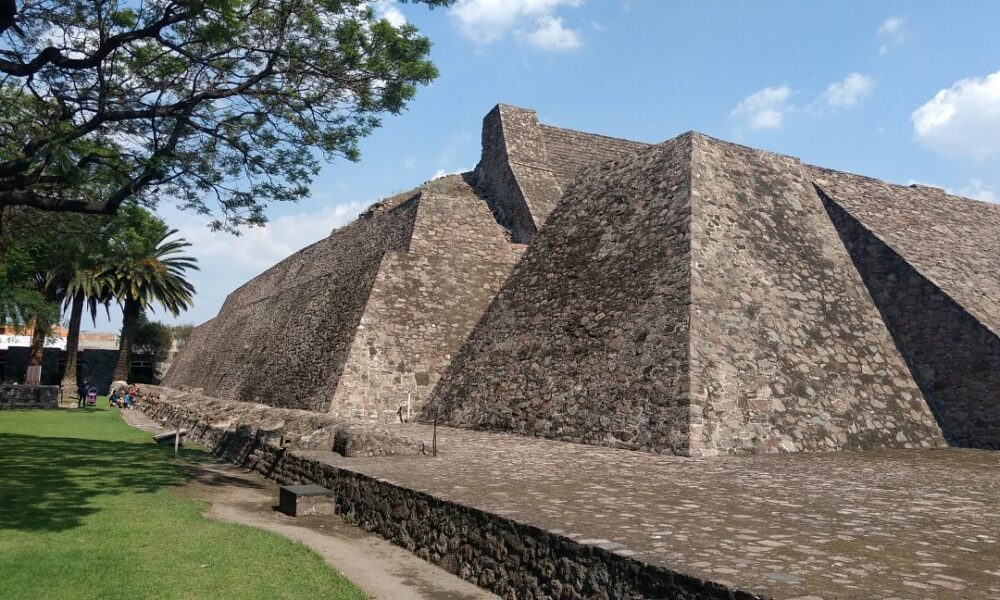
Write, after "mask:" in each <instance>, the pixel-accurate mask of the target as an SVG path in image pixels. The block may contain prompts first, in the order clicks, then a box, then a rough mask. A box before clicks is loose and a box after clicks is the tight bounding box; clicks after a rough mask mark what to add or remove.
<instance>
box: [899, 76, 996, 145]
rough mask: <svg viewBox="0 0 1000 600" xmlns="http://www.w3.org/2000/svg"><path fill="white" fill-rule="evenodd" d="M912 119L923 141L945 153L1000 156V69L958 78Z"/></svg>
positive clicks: (911, 116) (916, 131)
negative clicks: (980, 74)
mask: <svg viewBox="0 0 1000 600" xmlns="http://www.w3.org/2000/svg"><path fill="white" fill-rule="evenodd" d="M910 119H911V120H912V121H913V131H914V133H915V134H916V137H917V139H918V140H919V141H920V143H921V144H923V145H924V146H925V147H927V148H929V149H931V150H933V151H934V152H937V153H939V154H941V155H942V156H947V157H950V158H972V159H973V160H979V161H982V160H987V159H991V158H997V157H1000V71H997V72H996V73H992V74H990V75H987V76H986V77H983V78H978V77H973V78H969V79H961V80H959V81H956V82H955V83H954V84H952V86H951V87H950V88H947V89H943V90H941V91H939V92H938V93H937V94H935V95H934V97H933V98H931V99H930V100H929V101H928V102H927V103H925V104H924V105H923V106H921V107H920V108H918V109H917V110H915V111H913V114H911V115H910Z"/></svg>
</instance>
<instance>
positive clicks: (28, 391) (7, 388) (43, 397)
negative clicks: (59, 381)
mask: <svg viewBox="0 0 1000 600" xmlns="http://www.w3.org/2000/svg"><path fill="white" fill-rule="evenodd" d="M4 408H59V386H58V385H0V409H4Z"/></svg>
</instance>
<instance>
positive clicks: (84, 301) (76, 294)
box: [62, 267, 114, 390]
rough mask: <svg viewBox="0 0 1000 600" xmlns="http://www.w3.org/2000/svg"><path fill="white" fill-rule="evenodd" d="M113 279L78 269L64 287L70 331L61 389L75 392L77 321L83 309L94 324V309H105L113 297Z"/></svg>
mask: <svg viewBox="0 0 1000 600" xmlns="http://www.w3.org/2000/svg"><path fill="white" fill-rule="evenodd" d="M112 283H113V282H112V280H111V278H110V277H108V275H107V272H106V271H105V270H104V269H101V268H94V267H90V268H86V267H80V268H78V269H77V270H76V271H75V272H74V273H73V275H72V277H71V278H70V280H69V282H68V283H67V284H66V288H65V290H64V293H63V308H64V309H66V308H69V310H70V312H69V331H68V332H67V334H66V370H65V371H64V372H63V379H62V387H63V389H68V390H75V389H76V352H77V349H78V348H79V346H80V322H81V321H82V320H83V312H84V307H86V309H87V312H88V313H90V318H91V320H92V321H94V323H95V324H96V322H97V309H98V307H99V306H101V305H103V306H104V309H105V310H109V308H108V306H109V305H110V304H111V300H112V299H113V298H114V296H113V295H112V293H111V292H112V288H111V284H112Z"/></svg>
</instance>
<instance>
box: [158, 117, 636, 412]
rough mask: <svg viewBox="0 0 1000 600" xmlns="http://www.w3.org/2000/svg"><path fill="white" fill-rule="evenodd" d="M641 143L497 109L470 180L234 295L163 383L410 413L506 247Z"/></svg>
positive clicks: (336, 235) (503, 272) (393, 212)
mask: <svg viewBox="0 0 1000 600" xmlns="http://www.w3.org/2000/svg"><path fill="white" fill-rule="evenodd" d="M547 143H548V144H552V145H553V147H554V148H555V152H554V154H553V155H552V156H550V155H549V152H548V150H547V147H546V144H547ZM642 146H644V144H639V143H637V142H627V141H623V140H615V139H613V138H606V137H603V136H595V135H590V134H584V133H579V132H571V131H568V130H564V129H557V128H551V127H545V126H542V125H540V124H539V123H538V119H537V117H536V115H535V113H534V112H533V111H530V110H524V109H518V108H514V107H510V106H504V105H499V106H497V107H496V108H495V109H494V110H493V111H491V112H490V113H489V114H488V115H487V116H486V118H485V119H484V120H483V154H482V160H481V161H480V164H479V166H478V167H477V169H476V173H475V175H473V174H466V175H464V176H452V177H447V178H443V179H439V180H436V181H433V182H429V183H427V184H425V185H423V186H421V187H420V188H418V189H417V190H414V191H413V192H409V193H407V194H402V195H399V196H397V197H394V198H391V199H389V200H387V201H385V202H383V203H381V204H378V205H376V206H375V207H373V208H372V209H370V210H369V211H367V212H366V213H365V214H363V215H362V216H361V217H360V218H359V219H358V221H356V222H354V223H352V224H351V225H348V226H347V227H344V228H341V229H338V230H336V231H334V232H333V233H332V234H331V236H330V237H329V238H328V239H326V240H323V241H321V242H318V243H316V244H314V245H312V246H310V247H308V248H306V249H304V250H302V251H300V252H298V253H296V254H295V255H293V256H291V257H289V258H288V259H286V260H284V261H282V262H281V263H279V264H277V265H275V266H274V267H273V268H271V269H269V270H268V271H266V272H264V273H263V274H261V275H260V276H258V277H256V278H255V279H254V280H252V281H250V282H248V283H247V284H246V285H244V286H243V287H241V288H240V289H238V290H236V291H235V292H233V293H232V294H231V295H230V297H229V298H228V299H227V301H226V303H225V305H224V306H223V308H222V310H221V311H220V312H219V315H218V316H217V317H216V318H215V319H212V320H211V321H208V322H206V323H205V324H203V325H201V326H200V327H198V328H197V329H196V330H195V331H194V333H193V334H192V337H191V339H190V340H189V342H188V343H187V345H186V346H185V349H184V350H183V351H182V352H181V354H180V355H179V356H178V357H177V360H176V361H175V364H174V365H173V366H172V367H171V370H170V372H169V373H168V374H167V376H166V378H165V381H164V384H165V385H167V386H172V387H181V388H200V389H201V390H202V391H203V392H204V393H205V394H207V395H209V396H214V397H219V398H225V399H231V400H239V401H244V402H260V403H264V404H268V405H272V406H280V407H289V408H305V409H310V410H316V411H323V412H330V413H333V414H335V415H340V416H353V417H362V418H368V419H382V420H385V419H389V418H394V416H395V413H396V411H397V409H399V408H400V407H401V406H402V407H406V406H408V405H412V407H413V409H419V408H420V406H421V404H422V402H423V400H424V398H426V396H427V395H428V394H429V393H430V391H431V389H432V388H433V386H434V385H435V383H436V382H437V380H438V379H439V378H440V376H441V374H442V373H443V371H444V369H445V368H446V366H447V365H448V363H449V362H450V361H451V358H452V357H453V355H454V354H455V353H456V352H457V351H458V349H459V347H460V346H461V344H462V343H463V341H464V340H465V338H466V336H467V335H468V332H469V331H470V330H471V329H472V327H473V326H474V325H475V324H476V322H477V321H478V320H479V318H480V317H481V316H482V313H483V311H484V310H485V309H486V306H487V304H488V303H489V301H490V299H491V298H492V297H493V295H494V294H495V293H496V291H497V290H498V289H499V288H500V285H501V284H502V283H503V281H504V280H505V279H506V278H507V276H508V275H509V273H510V271H511V269H512V268H513V266H514V263H515V262H516V261H517V260H518V259H519V258H520V255H521V253H522V252H523V250H524V246H523V245H522V244H520V243H515V242H518V241H527V240H529V239H531V237H532V236H533V235H534V233H535V232H536V231H537V230H538V228H540V227H541V226H542V225H543V223H544V221H545V218H546V217H547V216H548V213H549V211H550V210H551V209H552V207H553V206H555V204H556V202H557V201H558V199H559V197H560V195H561V193H562V192H561V189H560V188H559V182H560V181H567V180H568V179H570V178H571V176H572V174H573V173H574V172H575V170H576V169H578V168H580V167H581V166H582V165H584V164H590V163H591V162H594V161H600V160H604V159H606V158H608V157H612V156H617V155H620V154H623V153H627V152H630V151H632V150H634V149H635V148H638V147H642ZM550 163H551V164H550ZM491 213H492V214H491Z"/></svg>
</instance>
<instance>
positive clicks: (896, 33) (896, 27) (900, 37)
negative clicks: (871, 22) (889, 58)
mask: <svg viewBox="0 0 1000 600" xmlns="http://www.w3.org/2000/svg"><path fill="white" fill-rule="evenodd" d="M906 20H907V17H905V16H904V17H899V16H894V17H889V18H888V19H886V20H885V21H882V24H881V25H879V28H878V35H879V37H880V38H881V39H882V40H885V41H884V42H883V44H882V45H881V46H879V49H878V53H879V54H885V53H886V52H888V51H889V48H891V47H892V46H898V45H899V44H902V43H903V42H904V41H906V31H905V27H904V26H905V25H906Z"/></svg>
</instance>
